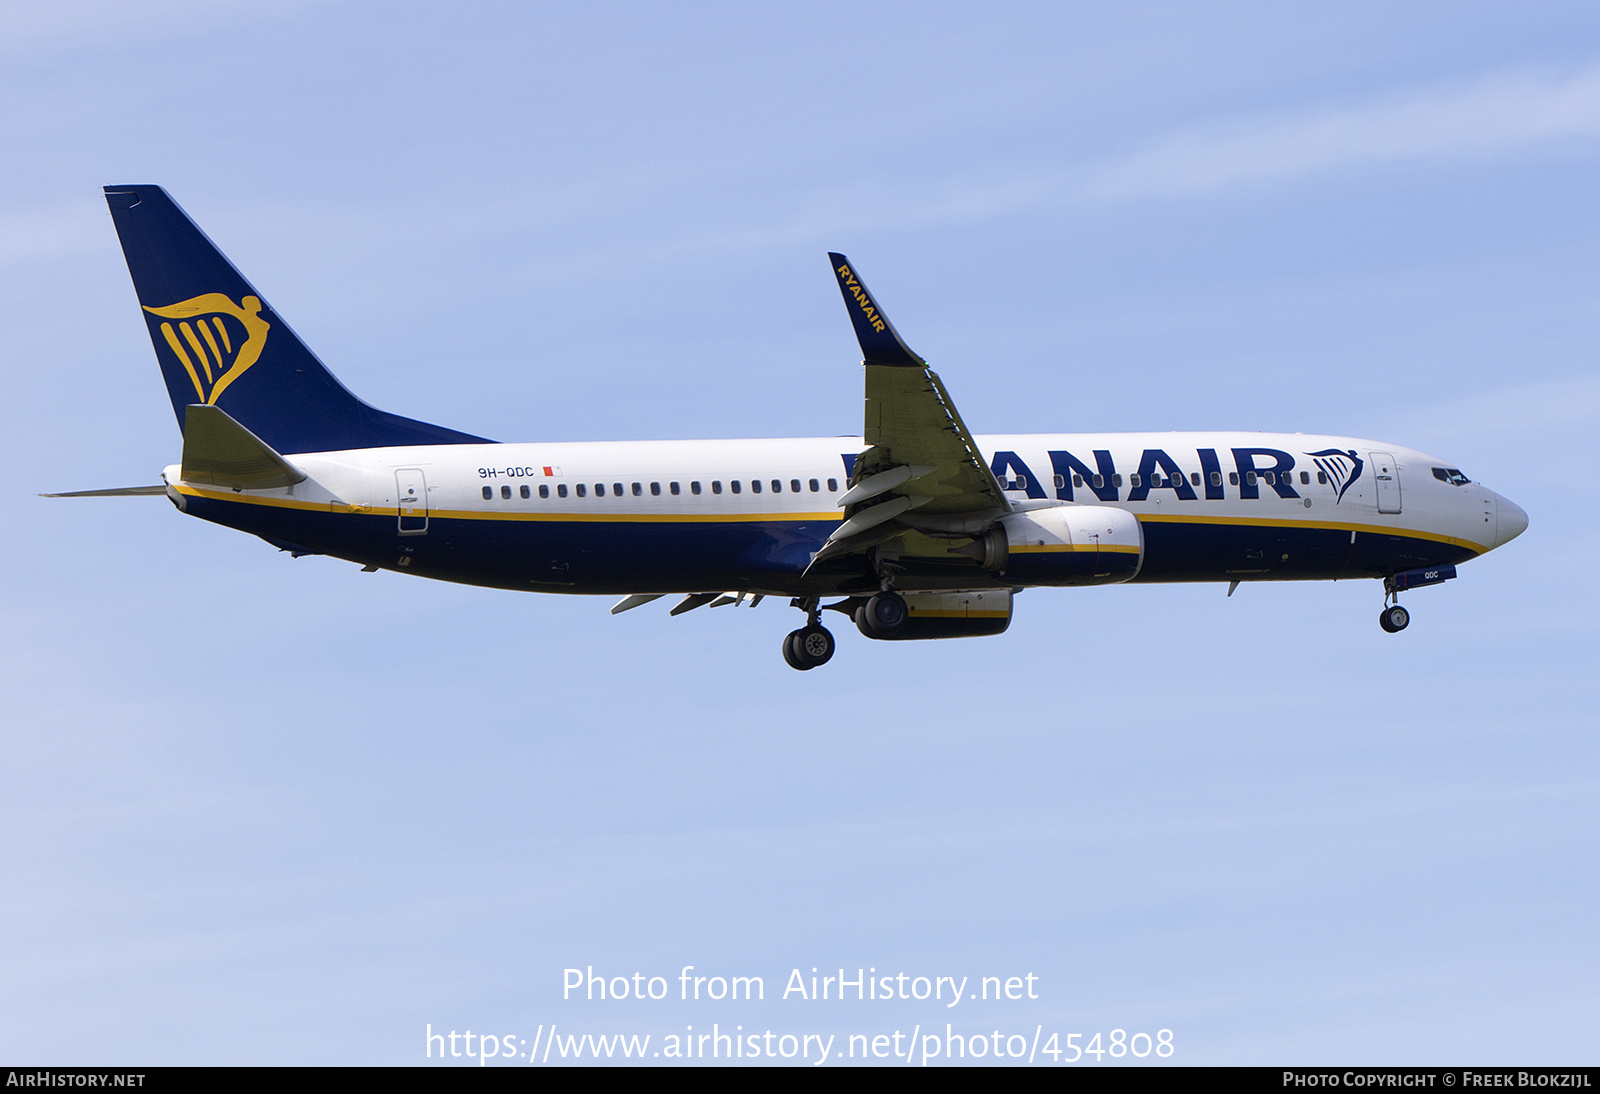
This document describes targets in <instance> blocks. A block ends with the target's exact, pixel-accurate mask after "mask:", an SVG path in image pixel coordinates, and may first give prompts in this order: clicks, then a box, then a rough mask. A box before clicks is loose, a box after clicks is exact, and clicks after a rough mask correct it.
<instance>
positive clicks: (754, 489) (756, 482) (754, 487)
mask: <svg viewBox="0 0 1600 1094" xmlns="http://www.w3.org/2000/svg"><path fill="white" fill-rule="evenodd" d="M750 492H751V493H752V494H759V493H761V480H760V479H751V480H750Z"/></svg>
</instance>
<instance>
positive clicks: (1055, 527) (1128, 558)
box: [985, 504, 1144, 585]
mask: <svg viewBox="0 0 1600 1094" xmlns="http://www.w3.org/2000/svg"><path fill="white" fill-rule="evenodd" d="M996 531H998V532H1000V533H1002V534H1003V535H1004V536H1005V549H1004V562H1003V564H1002V565H1000V566H998V567H996V566H994V565H992V564H991V563H990V561H989V559H986V560H985V562H986V565H989V568H990V569H994V570H995V571H996V572H997V573H1000V574H1003V575H1004V576H1005V577H1006V579H1007V580H1009V581H1014V582H1015V583H1017V584H1018V585H1110V584H1114V583H1116V582H1119V581H1128V580H1130V579H1131V578H1132V577H1134V575H1136V574H1137V573H1138V572H1139V567H1141V566H1143V565H1144V532H1143V530H1142V529H1141V528H1140V527H1139V518H1137V517H1135V516H1134V515H1133V514H1132V513H1130V512H1128V511H1127V510H1126V509H1117V508H1115V507H1113V506H1109V505H1072V504H1068V505H1054V506H1051V507H1049V508H1046V509H1030V510H1027V511H1026V512H1022V513H1011V514H1009V515H1007V516H1004V517H1001V518H1000V523H999V527H998V528H997V529H996ZM994 534H995V532H990V536H993V535H994ZM985 547H986V554H988V555H990V556H991V557H992V556H993V555H996V554H998V553H999V552H998V551H995V550H994V549H993V548H992V547H990V545H988V544H985Z"/></svg>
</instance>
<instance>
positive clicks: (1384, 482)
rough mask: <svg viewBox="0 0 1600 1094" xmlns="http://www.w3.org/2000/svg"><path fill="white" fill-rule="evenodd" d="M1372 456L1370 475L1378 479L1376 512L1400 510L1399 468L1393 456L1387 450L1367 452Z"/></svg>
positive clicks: (1396, 511)
mask: <svg viewBox="0 0 1600 1094" xmlns="http://www.w3.org/2000/svg"><path fill="white" fill-rule="evenodd" d="M1368 455H1369V456H1371V457H1372V475H1373V477H1374V478H1376V479H1377V480H1378V512H1380V513H1398V512H1399V511H1400V469H1399V468H1397V467H1396V466H1395V462H1394V457H1393V456H1391V455H1389V453H1387V452H1369V453H1368Z"/></svg>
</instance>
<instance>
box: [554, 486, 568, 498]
mask: <svg viewBox="0 0 1600 1094" xmlns="http://www.w3.org/2000/svg"><path fill="white" fill-rule="evenodd" d="M566 496H567V484H566V483H564V482H563V483H558V484H557V485H556V497H558V498H564V497H566Z"/></svg>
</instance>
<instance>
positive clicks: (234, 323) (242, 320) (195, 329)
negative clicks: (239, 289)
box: [145, 292, 272, 406]
mask: <svg viewBox="0 0 1600 1094" xmlns="http://www.w3.org/2000/svg"><path fill="white" fill-rule="evenodd" d="M145 311H147V312H149V313H150V314H151V315H159V316H161V317H162V318H163V319H172V320H177V326H176V328H174V326H173V324H172V323H162V324H161V336H162V337H163V338H165V339H166V340H167V345H169V346H171V347H172V352H173V353H175V354H177V355H178V360H179V361H182V362H183V367H184V369H185V370H186V371H187V372H188V373H189V379H190V380H191V381H193V382H194V393H195V394H196V395H198V396H199V397H200V401H201V402H202V403H206V404H207V405H210V406H215V405H216V402H217V400H218V399H219V398H221V396H222V393H223V392H224V391H226V390H227V387H228V385H229V384H231V383H233V382H234V381H235V380H237V379H238V378H239V377H240V376H241V375H242V374H243V373H244V371H245V369H247V368H249V367H250V366H251V365H253V364H255V363H256V361H257V360H258V359H259V358H260V357H261V350H262V348H263V347H264V346H265V345H266V344H267V331H269V330H271V329H272V324H271V323H268V322H267V321H266V320H265V319H263V318H261V315H260V312H261V300H260V298H259V297H255V296H247V297H245V298H244V299H242V300H240V301H239V303H237V304H235V303H234V302H233V301H232V300H230V299H228V298H227V297H226V296H224V295H223V294H222V293H219V292H208V293H205V294H203V295H201V296H196V297H192V298H191V299H188V300H182V301H179V302H178V303H176V304H168V305H167V306H166V307H164V308H146V309H145Z"/></svg>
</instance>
